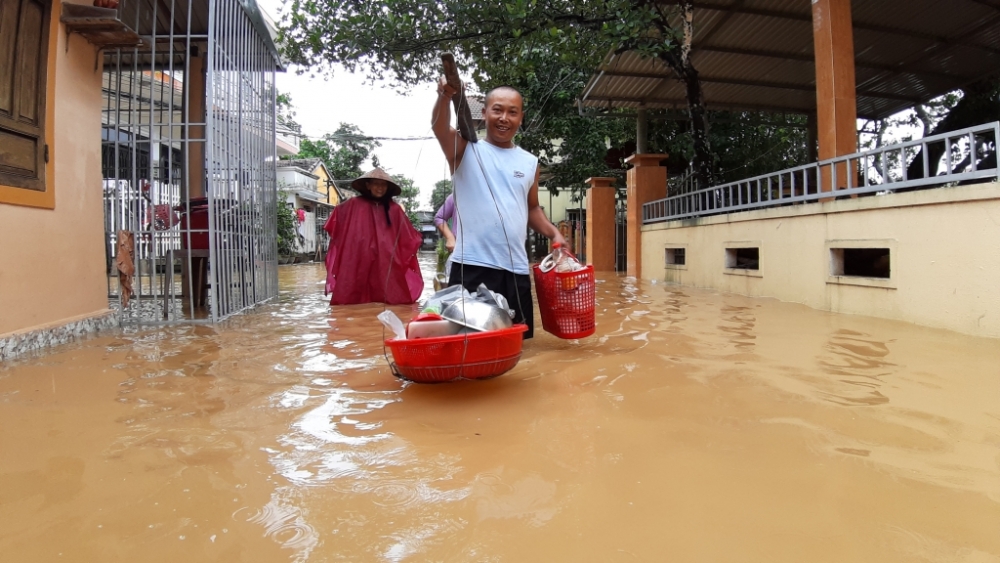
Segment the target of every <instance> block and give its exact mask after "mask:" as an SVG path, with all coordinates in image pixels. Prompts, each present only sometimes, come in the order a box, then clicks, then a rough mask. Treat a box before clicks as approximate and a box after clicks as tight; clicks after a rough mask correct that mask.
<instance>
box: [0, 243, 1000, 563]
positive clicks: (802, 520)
mask: <svg viewBox="0 0 1000 563" xmlns="http://www.w3.org/2000/svg"><path fill="white" fill-rule="evenodd" d="M421 264H422V266H423V267H425V268H426V269H427V272H426V273H425V275H427V276H428V279H429V274H430V271H429V266H430V265H432V264H433V256H432V255H430V254H428V255H423V256H421ZM280 275H281V284H282V285H281V293H280V296H279V297H278V298H277V299H276V300H274V301H273V302H271V303H269V304H267V305H265V306H263V307H260V308H259V309H258V310H256V311H254V312H252V313H250V314H247V315H243V316H240V317H236V318H233V319H230V320H229V321H227V322H225V323H221V324H219V325H216V326H206V325H197V326H177V327H167V328H162V329H157V330H149V331H144V332H138V333H136V332H127V333H121V334H117V335H111V336H105V337H101V338H95V339H92V340H88V341H85V342H81V343H78V344H74V345H68V346H64V347H61V348H59V349H57V350H55V351H53V352H51V353H49V354H47V355H42V356H35V357H31V358H23V359H20V360H16V361H11V362H7V363H5V364H3V365H2V366H0V451H2V452H3V454H4V455H2V456H0V560H4V561H7V560H10V561H55V560H67V561H113V560H141V561H171V562H174V561H178V560H199V561H203V560H220V561H392V562H401V561H511V562H514V561H518V562H519V561H662V560H664V554H665V553H669V554H670V556H669V558H670V559H677V560H684V561H803V560H805V561H816V560H821V561H857V560H868V561H1000V535H998V534H996V530H997V529H1000V454H998V453H997V452H998V451H1000V448H998V446H1000V402H998V401H997V397H998V396H1000V393H998V391H1000V377H998V375H1000V373H998V368H997V366H1000V347H998V346H997V345H996V341H990V340H982V339H974V338H969V337H965V336H960V335H956V334H952V333H948V332H943V331H936V330H930V329H922V328H919V327H915V326H912V325H907V324H902V323H895V322H889V321H880V320H875V319H869V318H863V317H852V316H838V315H832V314H827V313H822V312H818V311H814V310H810V309H807V308H804V307H801V306H798V305H792V304H784V303H779V302H776V301H772V300H766V299H749V298H744V297H739V296H733V295H723V294H718V293H713V292H708V291H702V290H696V289H690V288H679V287H676V286H669V285H667V286H664V285H662V284H652V283H645V282H638V281H636V280H635V279H632V278H621V277H614V276H605V277H604V278H603V279H600V280H598V292H597V295H598V303H597V311H598V331H597V334H596V335H595V336H594V337H591V338H588V339H584V340H580V341H563V340H559V339H556V338H554V337H552V336H550V335H547V334H545V333H541V332H540V333H538V334H537V335H536V338H535V339H533V340H531V341H528V343H526V346H525V352H524V356H523V358H522V360H521V362H520V363H519V364H518V366H517V367H516V368H515V369H514V370H512V371H511V372H509V373H508V374H506V375H504V376H503V377H500V378H496V379H492V380H488V381H480V382H460V383H455V384H447V385H436V386H423V385H414V384H408V383H404V382H401V381H399V380H397V379H395V378H393V377H392V376H391V374H390V373H389V371H388V369H387V364H386V360H385V356H384V350H383V346H382V344H381V341H382V339H383V338H384V336H385V335H384V331H383V329H382V326H381V324H379V323H378V322H377V321H376V320H375V315H376V314H378V313H379V312H381V311H382V310H383V306H381V305H363V306H350V307H338V308H335V309H331V308H330V306H329V305H328V302H327V299H326V298H325V297H323V295H322V288H323V286H322V283H323V271H322V268H321V267H320V266H313V265H305V266H292V267H286V268H282V269H281V274H280ZM429 287H430V286H429V284H428V289H427V290H426V291H425V295H424V297H426V296H427V295H429V294H430V288H429ZM389 309H391V310H392V311H394V312H396V314H397V315H399V316H400V317H403V318H405V317H408V316H410V315H411V314H412V312H413V311H414V310H415V309H414V307H411V306H392V307H389Z"/></svg>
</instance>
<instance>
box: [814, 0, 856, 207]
mask: <svg viewBox="0 0 1000 563" xmlns="http://www.w3.org/2000/svg"><path fill="white" fill-rule="evenodd" d="M812 17H813V44H814V45H813V46H814V53H815V57H816V119H817V126H818V127H817V129H818V131H817V133H818V136H819V159H820V160H824V159H827V158H833V157H835V156H841V155H845V154H851V153H853V152H857V150H858V136H857V135H858V125H857V120H858V103H857V89H856V86H855V79H854V29H853V27H852V25H851V0H812ZM852 169H853V167H852ZM847 171H848V168H847V166H839V167H837V186H836V187H837V188H843V187H845V186H846V184H847V179H846V178H847V173H848V172H847ZM830 176H831V169H830V168H826V169H824V170H823V186H824V188H829V187H831V185H832V184H831V177H830Z"/></svg>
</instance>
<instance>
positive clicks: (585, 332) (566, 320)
mask: <svg viewBox="0 0 1000 563" xmlns="http://www.w3.org/2000/svg"><path fill="white" fill-rule="evenodd" d="M532 274H533V275H534V278H535V293H536V294H537V295H538V312H539V313H540V314H541V317H542V328H544V329H545V331H546V332H550V333H552V334H554V335H556V336H558V337H559V338H566V339H570V338H583V337H585V336H590V335H591V334H594V331H595V330H596V329H597V322H596V321H595V319H594V313H595V311H594V309H595V305H594V303H595V298H596V288H595V282H594V267H593V266H585V267H584V268H583V269H582V270H577V271H575V272H557V271H555V270H549V271H548V272H544V271H542V269H541V268H540V267H539V265H537V264H536V265H535V267H534V268H532Z"/></svg>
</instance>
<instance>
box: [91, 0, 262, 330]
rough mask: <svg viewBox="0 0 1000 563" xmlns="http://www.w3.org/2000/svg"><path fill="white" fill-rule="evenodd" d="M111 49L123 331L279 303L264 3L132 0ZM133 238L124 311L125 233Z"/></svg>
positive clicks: (106, 131)
mask: <svg viewBox="0 0 1000 563" xmlns="http://www.w3.org/2000/svg"><path fill="white" fill-rule="evenodd" d="M117 19H119V20H120V22H121V23H122V24H124V25H125V26H128V27H129V28H131V29H132V30H134V31H135V32H136V33H137V34H138V36H139V38H140V39H141V43H142V45H141V46H139V47H136V48H117V49H107V50H105V52H104V54H103V57H104V71H103V72H104V76H103V98H104V100H103V103H104V107H103V112H102V127H103V130H102V135H101V142H102V161H103V176H104V186H103V188H104V201H105V233H106V248H107V271H108V297H109V301H110V302H111V304H112V307H115V308H117V309H118V310H119V312H120V315H121V320H122V322H123V323H124V324H140V323H152V322H164V321H165V322H178V321H213V322H214V321H219V320H221V319H224V318H226V317H228V316H230V315H232V314H234V313H237V312H240V311H242V310H244V309H247V308H248V307H252V306H254V305H256V304H258V303H260V302H262V301H264V300H266V299H269V298H271V297H273V296H275V295H277V235H276V233H277V224H276V221H277V211H276V210H277V207H276V206H277V190H276V178H275V160H276V158H277V155H276V145H275V126H276V114H275V101H276V91H275V72H276V71H277V70H278V69H279V64H280V62H279V59H278V56H277V51H276V49H275V47H274V44H273V42H272V40H271V36H270V34H269V31H268V28H267V24H266V23H265V22H264V20H263V17H262V14H261V13H260V11H259V10H258V8H257V7H256V4H255V3H254V2H253V0H246V1H240V0H167V1H165V2H164V1H160V0H122V2H121V4H120V6H119V8H118V9H117ZM122 231H127V232H130V233H132V237H131V238H132V240H133V241H134V242H133V249H132V251H133V258H132V261H133V263H134V266H135V274H134V276H133V278H132V279H131V280H130V281H131V285H132V290H133V294H134V296H133V298H132V300H131V303H130V304H129V306H128V307H122V306H121V304H120V303H121V302H120V299H121V293H122V284H121V282H120V279H119V272H118V268H117V266H116V260H115V259H116V256H117V255H118V253H119V249H118V248H117V247H118V243H119V240H118V237H119V233H120V232H122Z"/></svg>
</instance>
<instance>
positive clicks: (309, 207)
mask: <svg viewBox="0 0 1000 563" xmlns="http://www.w3.org/2000/svg"><path fill="white" fill-rule="evenodd" d="M313 171H317V172H320V173H321V174H322V176H321V175H320V174H317V173H315V172H313ZM277 178H278V193H279V199H280V200H281V203H283V204H285V205H288V206H290V207H291V208H292V209H293V210H294V211H295V213H296V230H297V231H298V234H299V241H298V244H297V245H296V253H298V254H311V255H314V256H315V255H316V254H317V252H316V251H317V248H319V249H320V250H321V251H322V250H325V245H323V242H324V240H323V236H322V235H323V234H325V233H324V232H323V225H324V224H325V223H326V219H327V218H328V217H329V216H330V212H331V210H332V209H333V205H332V204H330V203H329V199H330V195H331V193H332V194H334V199H335V200H336V201H337V202H339V201H340V198H339V197H337V196H336V190H335V189H334V186H333V185H332V181H331V182H330V185H328V184H326V182H324V179H327V181H329V174H327V173H326V166H325V165H324V164H323V163H322V161H320V159H318V158H314V159H296V160H279V161H278V166H277ZM320 187H322V190H323V191H320ZM300 210H301V212H300Z"/></svg>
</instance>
